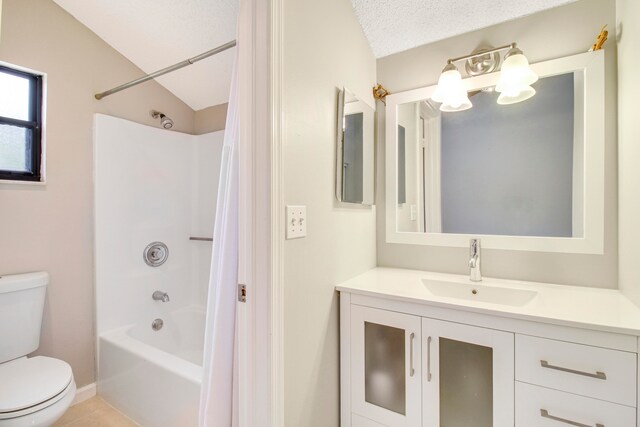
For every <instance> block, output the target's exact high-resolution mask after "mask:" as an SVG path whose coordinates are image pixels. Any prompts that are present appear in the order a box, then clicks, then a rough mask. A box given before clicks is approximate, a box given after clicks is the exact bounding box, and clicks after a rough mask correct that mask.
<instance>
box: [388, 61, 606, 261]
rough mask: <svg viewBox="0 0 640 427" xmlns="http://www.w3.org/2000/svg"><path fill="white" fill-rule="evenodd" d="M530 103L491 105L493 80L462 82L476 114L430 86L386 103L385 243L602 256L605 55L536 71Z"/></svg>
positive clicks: (544, 66) (485, 77) (494, 96)
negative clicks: (439, 97) (451, 104)
mask: <svg viewBox="0 0 640 427" xmlns="http://www.w3.org/2000/svg"><path fill="white" fill-rule="evenodd" d="M532 68H533V69H534V70H535V72H536V73H537V74H538V75H539V76H540V79H539V80H538V81H537V82H536V83H535V84H534V85H533V87H534V89H535V90H536V95H535V96H533V97H532V98H530V99H527V100H525V101H522V102H518V103H515V104H511V105H499V103H498V102H497V99H498V95H499V94H498V93H496V91H495V85H496V83H497V81H498V75H499V73H491V74H486V75H481V76H477V77H471V78H468V79H465V80H464V83H465V87H466V89H467V91H468V95H469V98H470V100H471V102H472V104H473V107H472V108H470V109H468V110H465V111H457V112H443V111H441V110H440V109H439V104H438V103H436V102H434V101H433V100H432V99H431V98H432V95H433V93H434V91H435V86H430V87H426V88H421V89H416V90H412V91H408V92H403V93H398V94H394V95H390V96H388V97H387V114H386V191H387V194H386V208H387V209H386V221H387V224H386V227H387V241H389V242H392V243H414V244H426V245H440V246H466V245H468V239H469V237H470V236H473V237H482V239H483V246H484V247H488V248H496V249H515V250H537V251H547V252H572V253H601V252H602V241H603V236H602V233H603V222H604V219H603V211H604V201H603V197H604V196H603V188H604V172H603V171H604V160H603V157H604V107H603V104H604V57H603V53H602V52H593V53H586V54H580V55H575V56H572V57H567V58H561V59H557V60H552V61H546V62H542V63H538V64H534V65H533V66H532Z"/></svg>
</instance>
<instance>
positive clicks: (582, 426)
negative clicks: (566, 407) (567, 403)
mask: <svg viewBox="0 0 640 427" xmlns="http://www.w3.org/2000/svg"><path fill="white" fill-rule="evenodd" d="M540 416H541V417H542V418H548V419H550V420H553V421H558V422H561V423H565V424H569V425H570V426H575V427H593V426H592V425H589V424H582V423H579V422H577V421H571V420H568V419H566V418H560V417H556V416H554V415H551V414H550V413H549V411H547V410H546V409H540ZM596 427H604V424H600V423H596Z"/></svg>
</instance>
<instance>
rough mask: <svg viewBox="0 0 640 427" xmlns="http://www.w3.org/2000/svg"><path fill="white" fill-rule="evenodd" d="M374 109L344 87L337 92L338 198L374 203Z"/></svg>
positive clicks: (341, 200)
mask: <svg viewBox="0 0 640 427" xmlns="http://www.w3.org/2000/svg"><path fill="white" fill-rule="evenodd" d="M374 113H375V111H374V109H373V108H372V107H371V106H370V105H368V104H367V103H366V102H364V101H362V100H361V99H358V97H356V96H355V95H354V94H353V93H352V92H350V91H349V90H348V89H346V88H344V89H342V90H341V91H340V94H339V95H338V126H337V129H338V134H337V138H336V139H337V148H336V153H337V155H336V158H337V161H336V197H337V198H338V200H339V201H340V202H344V203H357V204H361V205H369V206H371V205H373V204H374V179H375V177H374V170H375V169H374V163H375V156H374Z"/></svg>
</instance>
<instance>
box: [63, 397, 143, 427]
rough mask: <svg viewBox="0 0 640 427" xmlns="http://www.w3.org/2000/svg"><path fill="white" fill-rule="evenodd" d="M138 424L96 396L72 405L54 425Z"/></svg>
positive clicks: (124, 426)
mask: <svg viewBox="0 0 640 427" xmlns="http://www.w3.org/2000/svg"><path fill="white" fill-rule="evenodd" d="M137 425H138V424H136V423H134V422H133V421H131V420H130V419H129V418H127V417H125V416H124V415H122V414H121V413H120V412H118V411H117V410H115V409H114V408H112V407H111V406H109V405H108V404H107V403H106V402H105V401H104V400H102V399H101V398H100V397H99V396H96V397H92V398H91V399H89V400H85V401H84V402H82V403H78V404H77V405H74V406H72V407H70V408H69V409H68V410H67V412H66V413H65V414H64V415H63V416H62V418H60V419H59V420H58V422H57V423H55V424H54V425H53V426H54V427H62V426H65V427H135V426H137Z"/></svg>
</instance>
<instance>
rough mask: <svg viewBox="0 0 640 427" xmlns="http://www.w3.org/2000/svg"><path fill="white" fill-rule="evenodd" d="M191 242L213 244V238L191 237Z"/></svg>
mask: <svg viewBox="0 0 640 427" xmlns="http://www.w3.org/2000/svg"><path fill="white" fill-rule="evenodd" d="M189 240H197V241H199V242H213V237H193V236H191V237H189Z"/></svg>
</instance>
